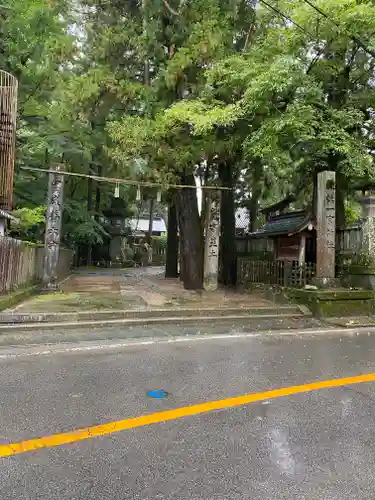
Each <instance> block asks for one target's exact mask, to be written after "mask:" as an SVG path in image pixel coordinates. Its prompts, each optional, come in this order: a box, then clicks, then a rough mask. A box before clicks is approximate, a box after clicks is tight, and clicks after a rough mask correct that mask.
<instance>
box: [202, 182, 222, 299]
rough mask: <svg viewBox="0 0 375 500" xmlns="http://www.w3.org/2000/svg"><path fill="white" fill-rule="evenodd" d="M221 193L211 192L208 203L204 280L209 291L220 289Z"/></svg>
mask: <svg viewBox="0 0 375 500" xmlns="http://www.w3.org/2000/svg"><path fill="white" fill-rule="evenodd" d="M220 199H221V196H220V192H215V191H211V192H210V191H209V193H208V195H207V201H206V214H207V215H206V228H205V244H204V279H203V286H204V289H205V290H207V291H210V292H212V291H215V290H217V288H218V276H219V248H220V246H219V242H220V241H219V240H220Z"/></svg>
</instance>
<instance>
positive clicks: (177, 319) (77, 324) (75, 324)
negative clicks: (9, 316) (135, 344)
mask: <svg viewBox="0 0 375 500" xmlns="http://www.w3.org/2000/svg"><path fill="white" fill-rule="evenodd" d="M265 318H267V319H285V318H293V319H296V318H306V316H305V315H304V314H302V313H295V312H294V313H288V312H286V313H278V314H275V313H274V314H252V315H249V314H235V315H226V316H220V317H219V316H218V315H215V316H173V317H170V316H167V317H165V316H160V317H148V318H132V319H111V320H90V321H63V322H34V323H13V324H3V325H0V334H1V333H6V332H14V331H22V330H36V331H41V330H51V329H57V328H61V329H63V330H67V329H74V330H76V329H78V328H87V327H94V328H98V327H106V326H124V327H126V326H129V327H131V326H135V325H144V326H145V325H155V324H161V325H162V324H171V323H172V324H173V323H175V324H181V323H199V324H202V323H204V322H209V323H211V324H212V323H215V322H216V321H218V320H219V321H220V322H225V321H232V322H233V321H244V320H245V321H251V320H261V319H263V320H264V319H265Z"/></svg>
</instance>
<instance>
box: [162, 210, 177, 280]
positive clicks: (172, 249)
mask: <svg viewBox="0 0 375 500" xmlns="http://www.w3.org/2000/svg"><path fill="white" fill-rule="evenodd" d="M165 277H166V278H177V277H178V234H177V211H176V205H175V203H174V202H170V204H169V206H168V233H167V256H166V265H165Z"/></svg>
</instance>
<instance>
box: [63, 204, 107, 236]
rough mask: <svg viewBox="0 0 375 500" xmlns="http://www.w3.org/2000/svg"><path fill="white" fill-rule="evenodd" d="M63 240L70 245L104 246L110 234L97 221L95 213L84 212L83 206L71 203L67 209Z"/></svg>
mask: <svg viewBox="0 0 375 500" xmlns="http://www.w3.org/2000/svg"><path fill="white" fill-rule="evenodd" d="M64 219H65V221H64V226H63V231H64V232H63V238H64V240H65V241H66V242H69V243H70V244H87V243H89V244H91V245H102V244H103V243H104V240H105V238H109V234H108V232H107V231H106V229H105V227H103V225H102V224H101V223H99V222H98V221H97V220H95V217H94V213H90V212H87V211H85V210H82V205H81V204H80V203H77V202H75V201H70V203H69V204H67V205H66V207H65V213H64Z"/></svg>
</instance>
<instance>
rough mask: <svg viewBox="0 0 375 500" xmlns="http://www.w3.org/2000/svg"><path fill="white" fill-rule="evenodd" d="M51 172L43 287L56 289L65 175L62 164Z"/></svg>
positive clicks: (49, 289) (47, 289) (48, 289)
mask: <svg viewBox="0 0 375 500" xmlns="http://www.w3.org/2000/svg"><path fill="white" fill-rule="evenodd" d="M54 170H55V172H51V173H50V174H49V183H48V207H47V213H46V234H45V241H44V267H43V289H44V290H46V291H54V290H56V289H57V288H58V287H57V264H58V261H59V253H60V238H61V221H62V213H63V192H64V175H63V174H60V173H59V171H61V170H63V167H62V166H56V167H54Z"/></svg>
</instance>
